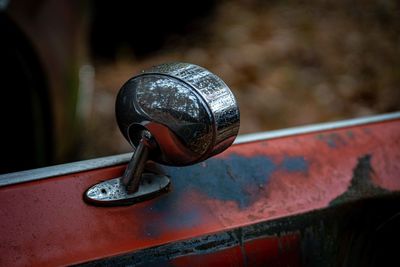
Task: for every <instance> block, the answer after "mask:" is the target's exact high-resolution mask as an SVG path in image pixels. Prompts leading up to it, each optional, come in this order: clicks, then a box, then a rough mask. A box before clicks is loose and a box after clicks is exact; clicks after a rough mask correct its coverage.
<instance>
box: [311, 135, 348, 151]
mask: <svg viewBox="0 0 400 267" xmlns="http://www.w3.org/2000/svg"><path fill="white" fill-rule="evenodd" d="M317 139H318V140H320V141H322V142H324V143H325V144H326V145H328V147H330V148H339V147H342V146H345V145H346V144H347V142H346V140H344V138H343V137H342V136H341V135H340V134H338V133H329V134H318V135H317Z"/></svg>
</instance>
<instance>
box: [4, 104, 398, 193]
mask: <svg viewBox="0 0 400 267" xmlns="http://www.w3.org/2000/svg"><path fill="white" fill-rule="evenodd" d="M395 119H400V112H394V113H388V114H383V115H375V116H369V117H362V118H356V119H350V120H343V121H336V122H326V123H318V124H312V125H306V126H299V127H293V128H287V129H282V130H274V131H268V132H261V133H254V134H244V135H240V136H238V137H237V138H236V140H235V142H234V143H233V144H243V143H248V142H255V141H260V140H269V139H275V138H280V137H287V136H292V135H299V134H307V133H313V132H320V131H327V130H334V129H339V128H345V127H353V126H358V125H364V124H370V123H376V122H383V121H387V120H395ZM131 157H132V153H126V154H120V155H115V156H108V157H101V158H96V159H89V160H83V161H78V162H72V163H66V164H60V165H54V166H50V167H43V168H38V169H33V170H26V171H19V172H13V173H6V174H1V175H0V187H3V186H7V185H13V184H19V183H25V182H30V181H36V180H42V179H47V178H51V177H55V176H61V175H66V174H71V173H77V172H81V171H89V170H93V169H97V168H105V167H110V166H115V165H120V164H124V163H127V162H128V161H129V160H130V158H131Z"/></svg>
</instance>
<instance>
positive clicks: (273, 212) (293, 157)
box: [0, 121, 400, 266]
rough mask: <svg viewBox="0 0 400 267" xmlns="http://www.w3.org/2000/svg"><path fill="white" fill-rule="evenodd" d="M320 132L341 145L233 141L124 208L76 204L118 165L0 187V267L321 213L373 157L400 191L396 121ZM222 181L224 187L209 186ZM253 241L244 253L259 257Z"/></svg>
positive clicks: (75, 259)
mask: <svg viewBox="0 0 400 267" xmlns="http://www.w3.org/2000/svg"><path fill="white" fill-rule="evenodd" d="M350 132H351V134H349V133H350ZM319 134H323V135H324V136H325V135H326V136H336V137H338V138H336V137H335V138H333V139H334V140H336V141H337V140H340V142H339V141H337V144H336V145H335V146H329V144H328V145H327V144H326V143H324V144H322V143H323V142H321V139H319V138H318V137H317V135H318V134H315V133H312V134H303V135H297V136H292V137H284V138H279V139H274V140H267V141H258V142H252V143H246V144H240V145H235V146H233V147H231V148H230V149H228V150H227V151H226V152H224V153H223V154H221V155H219V156H217V157H215V158H213V159H210V160H208V161H206V162H204V163H200V164H199V165H198V166H192V167H185V168H177V169H173V168H170V167H166V168H164V169H165V171H166V172H167V173H173V174H175V177H172V187H171V192H169V193H167V194H165V195H162V196H160V197H159V198H156V199H153V200H150V201H146V202H143V203H138V204H135V205H133V206H129V207H118V208H115V207H113V208H101V207H94V206H89V205H87V204H85V203H84V202H83V199H82V194H83V192H84V191H85V190H86V189H87V188H88V187H89V186H91V185H93V184H95V183H97V182H99V181H102V180H105V179H109V178H113V177H117V176H120V175H121V174H122V172H123V168H124V166H117V167H111V168H104V169H99V170H93V171H87V172H82V173H78V174H72V175H66V176H61V177H57V178H53V179H47V180H42V181H37V182H29V183H25V184H19V185H14V186H8V187H3V188H0V203H2V204H1V208H0V217H1V220H0V241H1V242H0V255H1V258H0V265H3V266H27V265H29V266H35V265H41V266H54V265H69V264H74V263H80V262H86V261H89V260H95V259H99V258H103V257H109V256H113V255H119V254H122V253H127V252H132V251H136V250H140V249H144V248H149V247H154V246H158V245H162V244H166V243H170V242H175V241H178V240H185V239H189V238H193V237H196V236H200V235H205V234H210V233H217V232H220V231H226V230H229V229H233V228H236V227H241V226H244V225H250V224H254V223H256V222H264V221H269V220H272V219H278V218H284V217H287V216H290V215H298V214H301V213H305V212H310V211H313V210H319V209H324V208H326V207H328V206H329V204H330V203H331V202H332V200H334V199H336V198H337V197H338V196H340V195H342V194H343V193H344V192H346V191H347V190H348V188H349V186H350V184H351V180H352V177H353V171H354V168H355V167H356V166H357V162H358V159H359V158H360V157H362V156H364V155H371V162H370V163H371V168H372V169H373V171H374V175H373V176H371V177H372V178H371V179H372V182H373V183H374V185H376V186H377V187H382V188H383V189H386V190H389V191H400V179H399V178H400V177H399V174H400V122H399V121H388V122H382V123H376V124H371V125H368V126H359V127H352V128H344V129H338V130H335V131H329V132H322V133H319ZM218 164H219V168H217V167H216V165H218ZM268 164H270V165H268ZM249 166H250V167H249ZM246 168H247V169H246ZM244 169H246V171H243V170H244ZM195 174H196V175H195ZM194 176H195V177H194ZM222 176H223V177H224V179H227V180H226V182H225V183H217V182H215V183H214V184H213V183H212V181H214V180H215V179H220V178H221V177H222ZM179 179H182V180H179ZM183 179H185V180H183ZM191 179H192V181H191ZM193 179H210V180H209V181H208V182H207V181H204V183H203V182H199V181H196V182H193ZM212 179H214V180H212ZM228 179H229V180H228ZM235 179H236V180H235ZM246 179H247V180H248V181H249V182H248V183H246V181H247V180H246ZM255 182H256V183H255ZM191 183H192V185H191ZM235 183H240V186H239V187H236V188H235V190H236V191H234V192H235V194H237V196H236V195H232V190H233V189H234V185H235ZM195 185H197V186H195ZM208 190H213V191H212V192H211V191H208ZM224 192H225V193H224ZM290 240H291V239H290ZM296 240H297V239H293V244H296V242H297V241H296ZM257 242H261V243H262V242H267V243H268V242H269V241H266V240H264V241H262V240H259V241H254V244H258V243H257ZM271 242H272V243H268V244H273V245H271V246H272V248H273V249H276V244H275V243H273V242H275V241H271ZM285 242H286V241H285ZM288 242H289V241H288ZM290 242H292V241H290ZM251 244H252V243H251V242H250V243H248V244H247V245H246V249H250V250H254V251H257V249H258V247H257V248H256V247H252V245H251ZM263 244H264V243H263ZM274 244H275V245H274ZM254 246H255V245H254ZM267 247H268V246H267V245H266V248H265V249H267ZM272 248H271V249H272ZM263 251H264V250H263ZM265 251H267V250H265ZM215 253H216V254H215V255H220V256H216V257H214V256H212V255H214V254H212V255H211V256H210V257H211V258H209V260H210V262H208V263H209V264H217V262H218V260H219V259H218V258H219V257H222V256H221V255H225V256H223V257H232V259H234V258H235V257H239V256H240V255H242V254H240V255H239V254H238V253H239V252H238V249H237V248H232V250H231V249H227V250H224V251H219V252H218V251H216V252H215ZM240 253H243V252H242V250H240ZM251 253H252V251H250V252H248V251H246V255H250V254H251ZM254 253H255V252H254ZM293 253H294V252H293ZM296 253H297V252H296ZM279 255H280V254H278V256H279ZM290 255H291V254H290ZM296 255H297V254H296ZM199 257H201V256H192V257H188V258H186V259H184V258H180V259H176V260H174V262H175V263H176V264H177V265H179V264H183V265H185V264H186V263H188V261H189V262H193V261H197V260H198V258H199ZM254 257H256V258H257V257H262V256H260V255H259V254H258V253H256V255H255V256H254ZM291 257H293V258H296V257H297V256H293V255H292V256H291ZM252 258H253V257H252ZM203 260H204V262H207V259H206V258H204V259H203ZM198 261H199V262H201V260H198Z"/></svg>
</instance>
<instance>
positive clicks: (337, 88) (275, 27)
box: [82, 0, 400, 158]
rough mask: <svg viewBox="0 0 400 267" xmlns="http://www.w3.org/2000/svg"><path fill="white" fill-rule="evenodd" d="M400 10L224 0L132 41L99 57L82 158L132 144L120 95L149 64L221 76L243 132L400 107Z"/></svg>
mask: <svg viewBox="0 0 400 267" xmlns="http://www.w3.org/2000/svg"><path fill="white" fill-rule="evenodd" d="M181 12H184V10H182V11H181ZM399 14H400V3H399V2H397V1H369V0H368V1H331V0H327V1H316V0H315V1H294V0H293V1H291V0H287V1H261V0H260V1H249V0H247V1H245V0H235V1H218V2H216V4H215V5H213V6H212V8H211V9H210V11H209V12H208V14H207V15H203V17H202V18H197V19H196V23H192V24H190V25H195V27H192V28H190V27H189V28H185V29H186V30H185V31H184V32H182V31H181V32H178V33H173V32H172V33H169V34H168V35H165V36H164V37H165V38H164V39H163V41H162V46H161V48H160V49H157V50H155V51H152V52H151V53H148V54H147V55H146V56H138V55H137V53H136V54H135V51H134V50H133V49H131V48H130V47H129V45H125V46H122V48H121V49H120V50H119V56H118V57H117V59H116V60H115V61H111V62H110V61H102V60H100V59H97V60H96V59H95V67H96V80H95V91H94V101H93V107H92V109H93V110H92V117H91V119H90V120H89V121H88V122H87V124H86V126H87V129H86V136H87V139H86V140H85V141H84V142H83V144H84V146H83V148H82V157H85V158H86V157H93V156H99V155H108V154H113V153H121V152H124V151H129V150H130V148H129V145H128V143H127V142H126V141H125V140H123V138H122V135H121V134H120V133H119V130H118V129H117V125H116V122H115V120H114V99H115V96H116V94H117V92H118V90H119V88H120V87H121V86H122V84H123V83H124V82H125V81H126V80H127V79H129V78H130V77H131V76H133V75H134V74H136V73H138V72H140V70H142V69H144V68H147V67H149V66H152V65H155V64H159V63H164V62H168V61H185V62H191V63H195V64H198V65H201V66H204V67H206V68H208V69H210V70H211V71H213V72H214V73H216V74H217V75H219V76H220V77H221V78H222V79H223V80H224V81H225V82H226V83H227V84H228V85H229V86H230V87H231V89H232V90H233V91H234V93H235V95H236V97H237V99H238V102H239V105H240V109H241V130H240V133H249V132H256V131H266V130H271V129H278V128H284V127H289V126H294V125H300V124H306V123H317V122H322V121H332V120H338V119H345V118H352V117H357V116H363V115H370V114H375V113H384V112H390V111H395V110H398V109H399V107H400V88H399V87H400V16H399ZM135 27H140V25H132V28H133V29H134V28H135ZM134 32H135V31H134V30H133V33H134ZM135 37H136V38H139V39H140V38H141V36H140V35H135Z"/></svg>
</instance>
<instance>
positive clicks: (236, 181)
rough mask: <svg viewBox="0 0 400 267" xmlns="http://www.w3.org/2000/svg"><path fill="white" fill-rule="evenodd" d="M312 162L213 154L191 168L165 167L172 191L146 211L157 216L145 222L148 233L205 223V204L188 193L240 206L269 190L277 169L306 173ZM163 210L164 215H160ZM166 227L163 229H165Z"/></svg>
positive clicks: (250, 203)
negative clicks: (223, 156) (216, 155)
mask: <svg viewBox="0 0 400 267" xmlns="http://www.w3.org/2000/svg"><path fill="white" fill-rule="evenodd" d="M308 167H309V164H308V162H307V160H306V159H305V158H304V157H302V156H292V157H290V156H286V157H284V158H283V159H282V160H280V161H278V160H274V159H273V158H272V157H268V156H253V157H251V158H249V157H244V156H241V155H238V154H231V155H229V156H228V157H227V158H211V159H208V160H207V161H205V162H203V163H199V164H196V165H193V166H191V167H190V168H184V167H181V168H177V167H164V172H165V173H167V174H168V175H169V176H170V177H171V191H170V192H169V193H167V194H165V195H163V196H160V197H158V198H157V199H155V200H154V201H153V204H152V205H150V206H149V207H147V208H146V210H145V211H144V212H146V213H147V214H152V215H154V216H155V217H159V216H161V217H162V218H163V220H162V221H160V220H158V219H157V218H155V219H153V220H150V221H148V222H147V223H146V225H144V228H145V229H144V232H145V233H146V235H147V236H148V237H156V236H159V235H160V234H162V233H163V232H164V231H168V229H191V228H193V227H197V226H199V225H201V224H202V219H203V217H204V213H205V212H206V211H205V210H204V207H203V206H201V205H198V204H195V203H196V202H195V201H194V202H193V203H190V210H189V209H186V208H185V207H186V206H188V201H190V198H188V197H187V195H185V194H196V193H197V194H202V195H205V196H206V197H205V199H215V200H219V201H233V202H234V203H236V204H237V206H238V207H239V208H240V209H246V208H247V207H249V206H250V205H252V204H253V203H254V201H256V200H257V199H258V198H259V197H260V194H266V189H267V187H268V183H269V181H270V179H271V176H272V175H273V174H274V173H275V172H277V171H285V172H289V173H294V172H300V173H306V172H307V171H308ZM160 214H161V215H160ZM161 229H162V230H161Z"/></svg>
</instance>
